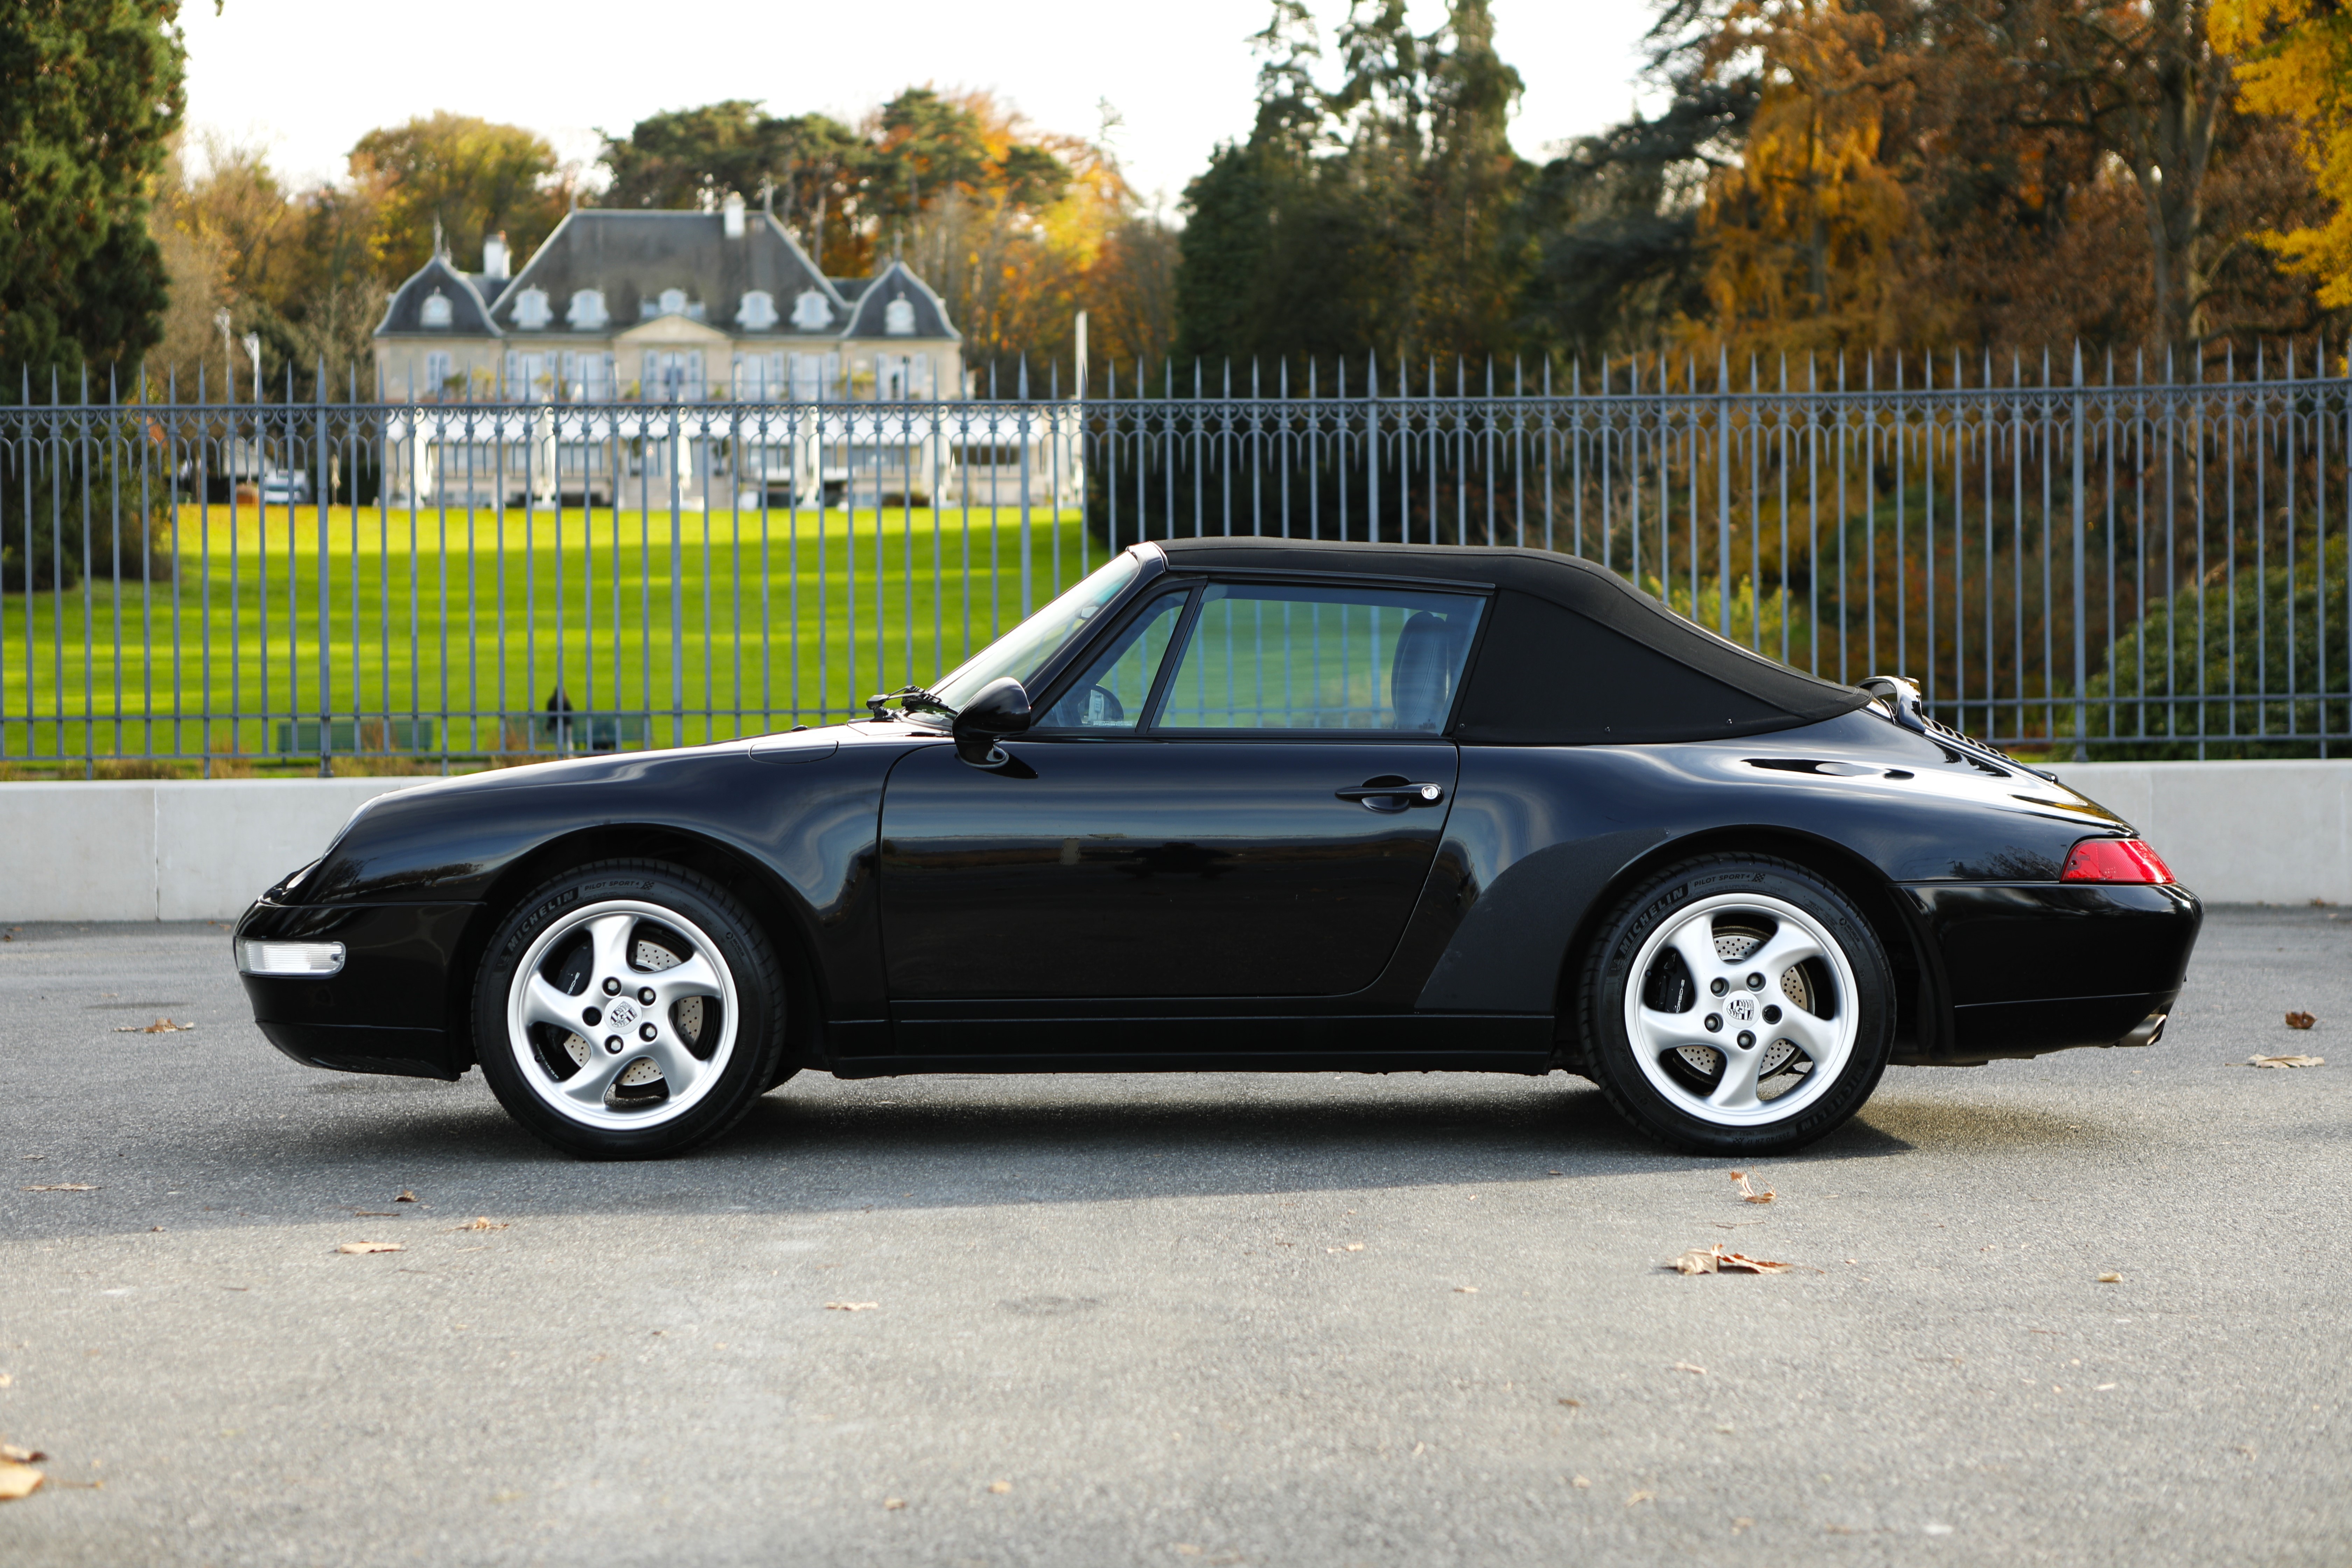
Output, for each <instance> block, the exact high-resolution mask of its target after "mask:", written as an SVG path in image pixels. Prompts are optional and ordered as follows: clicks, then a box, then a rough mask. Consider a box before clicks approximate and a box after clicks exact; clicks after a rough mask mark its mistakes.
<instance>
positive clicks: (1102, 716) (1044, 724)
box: [1038, 593, 1186, 731]
mask: <svg viewBox="0 0 2352 1568" xmlns="http://www.w3.org/2000/svg"><path fill="white" fill-rule="evenodd" d="M1185 597H1186V595H1183V594H1181V593H1175V594H1163V595H1160V598H1159V599H1157V600H1155V601H1154V602H1153V603H1152V604H1151V605H1150V606H1149V607H1148V608H1146V609H1145V611H1144V612H1143V614H1141V615H1140V616H1137V617H1136V618H1135V619H1134V620H1132V621H1130V622H1129V623H1128V625H1127V627H1126V629H1125V630H1123V631H1121V632H1120V633H1119V634H1118V637H1117V638H1115V639H1114V640H1113V641H1112V643H1111V645H1110V647H1107V648H1105V649H1104V650H1103V651H1102V652H1101V653H1100V654H1099V655H1097V658H1096V659H1095V662H1094V664H1093V665H1092V666H1091V667H1090V668H1088V669H1087V672H1086V673H1085V674H1084V675H1081V676H1080V677H1078V679H1077V680H1076V682H1075V683H1074V684H1073V685H1072V686H1071V687H1070V689H1069V690H1068V691H1067V692H1066V693H1065V694H1064V695H1063V697H1062V700H1060V701H1059V702H1056V703H1055V704H1054V706H1053V707H1052V708H1051V709H1049V710H1047V711H1046V713H1045V716H1044V717H1043V718H1042V719H1040V720H1039V721H1038V727H1039V728H1041V729H1053V730H1127V731H1132V730H1133V729H1134V728H1135V727H1136V726H1137V725H1138V724H1139V723H1141V722H1142V721H1143V705H1144V703H1146V702H1147V701H1149V700H1150V697H1151V682H1152V680H1153V679H1154V678H1155V677H1157V676H1158V675H1159V673H1160V661H1161V660H1162V659H1164V658H1167V657H1168V645H1169V643H1170V641H1171V640H1172V639H1173V638H1174V637H1175V636H1176V625H1177V622H1178V621H1180V620H1181V619H1182V618H1183V617H1182V611H1183V608H1184V600H1185Z"/></svg>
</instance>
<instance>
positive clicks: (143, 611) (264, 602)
mask: <svg viewBox="0 0 2352 1568" xmlns="http://www.w3.org/2000/svg"><path fill="white" fill-rule="evenodd" d="M176 554H177V568H178V569H177V571H176V573H173V574H167V573H164V572H162V571H158V572H157V573H156V574H155V580H153V581H151V582H144V583H142V582H141V581H139V580H137V579H136V578H132V579H128V580H125V581H123V582H121V583H116V582H112V581H110V580H107V579H104V578H100V579H95V580H92V581H89V582H86V583H82V584H76V585H75V586H73V587H71V588H68V589H66V590H64V591H62V592H37V593H34V594H32V595H24V594H10V595H5V598H0V755H5V758H7V759H11V760H17V761H21V760H24V759H26V758H28V757H30V758H38V757H42V756H56V755H59V754H62V755H64V756H65V757H68V758H73V757H79V756H84V755H89V754H93V753H94V754H96V755H98V756H109V755H126V756H136V755H141V754H144V753H146V752H150V751H152V752H157V753H163V752H184V753H194V752H206V751H212V752H239V753H243V754H246V755H248V756H250V755H254V754H256V753H267V752H271V751H273V750H274V749H275V747H276V745H277V742H278V736H277V733H276V731H277V729H278V721H283V720H285V719H289V718H299V717H304V716H308V717H311V718H315V717H316V716H317V715H318V714H319V713H320V710H321V707H322V700H321V693H322V689H323V693H324V700H323V706H324V708H325V710H326V711H327V712H329V713H330V714H332V715H337V716H342V717H349V716H351V715H352V714H354V713H357V714H361V715H364V716H367V717H369V718H372V719H373V718H380V717H383V716H384V715H387V714H389V715H390V716H392V717H393V719H394V721H395V724H396V725H404V723H405V722H406V721H409V720H411V719H412V718H415V719H421V720H423V721H425V724H426V726H427V732H428V736H437V737H441V739H439V740H438V741H437V742H434V743H436V744H439V745H443V746H446V749H447V750H449V751H452V752H461V753H481V752H500V751H517V750H522V749H525V748H528V747H530V746H532V745H533V744H534V743H535V744H536V745H537V746H538V747H540V748H545V747H546V746H547V745H548V744H549V741H548V738H547V736H546V734H545V733H544V731H543V730H541V728H540V727H539V726H537V725H536V724H535V723H534V722H533V717H534V716H535V715H536V714H538V713H539V712H540V710H543V709H544V707H545V706H546V704H547V701H548V699H549V696H550V694H551V692H552V691H553V690H554V689H555V688H556V687H557V686H558V684H559V683H560V684H561V685H562V689H563V691H564V693H565V695H566V696H567V697H568V698H569V699H570V700H571V703H572V707H573V709H574V710H577V711H580V712H583V713H584V712H586V711H589V710H593V711H595V712H598V713H612V712H615V711H618V712H621V713H625V714H633V715H638V716H640V717H639V718H637V719H635V720H634V721H631V722H632V724H633V725H634V726H636V727H638V728H640V729H643V730H644V732H646V733H649V735H650V739H651V740H652V742H654V743H656V744H668V743H670V742H672V741H673V740H677V741H683V742H688V743H691V742H698V741H703V740H709V739H724V738H727V737H729V736H732V735H737V734H756V733H761V732H764V731H771V730H776V729H782V728H788V727H790V726H791V725H792V724H793V723H796V722H799V723H814V722H819V721H823V720H826V719H837V718H840V717H843V716H845V715H847V714H850V713H853V712H856V711H858V710H859V706H858V705H859V700H860V699H862V698H864V697H865V696H866V694H867V693H869V692H874V691H883V690H887V689H891V688H894V687H897V686H902V685H906V684H908V683H909V682H915V683H920V682H925V681H929V680H931V679H934V678H936V677H937V676H939V675H940V674H941V673H943V672H944V671H945V670H947V669H949V668H952V667H954V666H955V665H956V664H958V663H960V662H961V660H962V659H963V658H964V657H965V656H966V655H967V654H968V653H970V652H971V651H972V650H974V649H977V648H979V647H983V646H985V645H986V644H987V643H988V642H989V641H990V640H991V639H992V637H995V636H996V635H997V634H998V633H999V632H1001V631H1003V630H1004V629H1006V628H1009V627H1011V626H1013V625H1014V624H1015V623H1016V622H1018V621H1019V620H1020V619H1021V617H1022V616H1023V614H1024V603H1025V604H1026V605H1028V606H1030V607H1034V606H1035V605H1042V604H1044V603H1045V601H1046V600H1047V599H1049V598H1051V597H1052V596H1053V595H1055V593H1056V592H1058V591H1059V589H1060V588H1061V587H1065V586H1067V585H1068V584H1070V583H1073V582H1075V581H1076V579H1077V577H1078V576H1079V575H1080V574H1082V572H1083V571H1084V570H1085V569H1086V568H1087V567H1090V566H1093V565H1097V564H1099V563H1100V556H1101V549H1100V547H1099V546H1098V545H1089V544H1087V543H1086V542H1083V541H1082V539H1081V532H1080V527H1079V523H1078V519H1077V514H1076V511H1075V510H1068V511H1063V512H1060V513H1058V514H1057V513H1055V512H1054V511H1053V510H1048V509H1046V508H1043V507H1040V508H1036V509H1034V510H1032V511H1031V513H1030V516H1029V520H1028V522H1027V524H1026V525H1025V527H1024V522H1023V520H1022V516H1021V513H1020V510H1018V509H1017V508H998V509H995V510H993V511H992V510H989V509H985V508H976V509H973V510H971V511H969V512H966V511H964V510H961V509H960V508H946V509H942V510H939V511H938V512H936V513H935V512H933V511H932V510H929V509H928V508H915V509H912V510H908V509H906V508H898V507H891V508H885V509H884V510H881V511H880V512H879V513H877V512H875V511H871V510H858V511H857V512H856V513H855V514H854V515H852V514H849V513H845V512H843V511H840V510H832V511H827V512H824V514H822V517H820V515H819V514H818V513H817V512H816V511H814V510H803V511H800V512H798V513H797V514H795V513H793V512H792V511H790V510H782V509H776V510H770V511H768V512H765V513H764V514H763V513H761V512H759V511H755V510H745V511H741V512H736V511H732V510H718V511H712V512H709V513H707V514H706V513H700V512H686V513H683V514H681V515H680V516H679V517H678V518H677V521H676V524H675V527H673V521H672V518H671V515H670V514H669V513H668V512H667V511H656V512H650V513H641V512H635V511H623V512H620V513H619V514H617V515H615V514H614V513H613V512H610V511H606V510H601V509H599V510H595V511H594V512H593V514H590V513H583V511H581V510H578V509H572V510H566V511H564V512H563V513H562V515H561V517H560V518H559V517H558V516H557V515H556V514H555V513H553V512H551V511H541V512H538V513H536V514H535V515H531V516H528V517H527V516H526V514H525V513H523V512H522V511H520V510H507V511H504V512H503V513H501V512H499V511H496V510H490V509H488V508H481V509H477V510H473V511H471V512H467V511H466V510H446V511H445V510H416V511H415V512H411V511H409V510H406V509H401V510H390V509H385V510H378V509H376V508H373V507H362V508H360V509H357V510H356V511H354V510H352V509H350V508H343V507H334V508H329V509H326V510H325V515H324V517H323V518H322V517H321V515H320V509H319V508H315V507H296V508H292V509H290V514H289V509H287V508H282V507H273V508H270V509H268V511H267V513H266V515H262V516H257V512H256V509H254V508H253V507H251V506H249V505H248V506H246V507H243V508H240V509H239V510H238V514H237V516H236V519H235V520H234V521H233V520H232V519H231V517H230V514H229V509H228V508H226V506H214V507H211V508H209V509H202V510H200V509H198V508H196V507H194V506H189V507H184V508H183V509H182V510H181V512H180V515H179V518H178V522H177V539H176ZM1024 562H1025V566H1026V571H1025V581H1026V584H1027V588H1026V591H1025V595H1024ZM322 626H323V628H324V633H323V637H322V635H321V627H322ZM118 688H119V695H118ZM175 708H176V711H177V713H178V714H179V715H181V716H180V717H177V718H175V717H173V715H174V711H175ZM208 709H209V710H211V711H212V712H214V713H215V714H220V715H227V714H229V713H230V712H231V711H232V710H234V711H235V712H236V714H237V715H238V717H237V719H236V721H234V722H232V721H230V720H228V719H227V718H226V717H223V718H220V719H216V720H215V721H212V722H211V723H209V724H207V723H205V722H202V721H200V720H199V718H198V717H197V715H201V714H202V713H204V712H205V710H208ZM681 709H682V710H684V717H683V718H682V719H680V718H678V717H677V712H678V710H681ZM648 711H650V713H651V715H652V718H651V721H650V725H649V728H646V721H645V720H644V719H643V717H642V716H643V715H645V714H646V713H647V712H648ZM118 713H119V714H120V715H121V717H120V718H119V719H118V717H117V715H118ZM89 721H96V722H95V723H92V722H89ZM405 732H406V731H405V730H404V729H395V731H394V734H395V735H400V734H404V733H405ZM533 737H536V740H535V742H534V739H533ZM379 743H380V742H379Z"/></svg>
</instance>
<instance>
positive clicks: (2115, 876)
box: [2058, 838, 2172, 882]
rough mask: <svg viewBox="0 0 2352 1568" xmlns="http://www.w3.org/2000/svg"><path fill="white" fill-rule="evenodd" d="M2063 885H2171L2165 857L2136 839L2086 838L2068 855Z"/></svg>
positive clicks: (2060, 878)
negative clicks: (2083, 883) (2132, 883)
mask: <svg viewBox="0 0 2352 1568" xmlns="http://www.w3.org/2000/svg"><path fill="white" fill-rule="evenodd" d="M2058 879H2059V880H2060V881H2062V882H2169V881H2170V880H2172V868H2171V867H2169V866H2168V865H2166V864H2165V863H2164V857H2163V856H2161V855H2158V853H2157V852H2156V851H2155V850H2153V849H2151V848H2149V847H2147V845H2146V844H2145V843H2143V842H2141V841H2140V840H2139V839H2137V838H2085V839H2083V840H2081V841H2080V842H2078V843H2077V844H2076V845H2075V846H2074V848H2073V849H2072V850H2070V851H2068V853H2067V856H2066V868H2065V869H2064V870H2063V871H2061V872H2059V873H2058Z"/></svg>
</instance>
